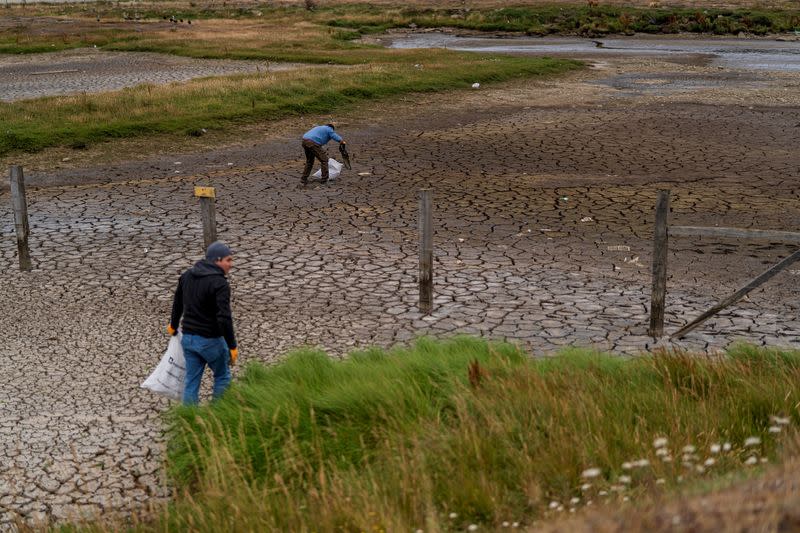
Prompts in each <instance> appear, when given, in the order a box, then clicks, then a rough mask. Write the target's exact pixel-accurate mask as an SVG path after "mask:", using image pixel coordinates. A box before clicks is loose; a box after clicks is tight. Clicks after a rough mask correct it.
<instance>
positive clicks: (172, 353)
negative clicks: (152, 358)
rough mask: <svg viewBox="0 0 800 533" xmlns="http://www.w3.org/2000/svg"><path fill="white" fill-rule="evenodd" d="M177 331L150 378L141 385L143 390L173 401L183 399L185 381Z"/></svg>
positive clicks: (184, 369)
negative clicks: (148, 390)
mask: <svg viewBox="0 0 800 533" xmlns="http://www.w3.org/2000/svg"><path fill="white" fill-rule="evenodd" d="M182 337H183V335H182V334H181V332H180V331H179V332H178V334H177V335H173V336H172V337H171V338H170V339H169V345H168V346H167V351H166V352H165V353H164V356H163V357H162V358H161V361H160V362H159V363H158V366H157V367H156V369H155V370H153V373H152V374H150V376H149V377H148V378H147V379H146V380H144V383H142V385H141V386H142V388H143V389H150V390H151V391H153V392H155V393H157V394H163V395H164V396H167V397H168V398H172V399H173V400H180V399H181V398H183V387H184V384H185V381H186V359H185V358H184V355H183V347H182V346H181V338H182Z"/></svg>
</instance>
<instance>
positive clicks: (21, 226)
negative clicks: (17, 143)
mask: <svg viewBox="0 0 800 533" xmlns="http://www.w3.org/2000/svg"><path fill="white" fill-rule="evenodd" d="M11 206H12V208H13V211H14V229H16V232H17V250H19V269H20V270H25V271H29V270H31V269H32V268H33V264H32V263H31V251H30V248H29V247H28V234H29V233H30V226H29V225H28V199H27V197H26V195H25V176H24V174H23V173H22V167H20V166H17V165H13V166H12V167H11Z"/></svg>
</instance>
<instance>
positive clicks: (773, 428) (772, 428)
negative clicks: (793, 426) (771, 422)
mask: <svg viewBox="0 0 800 533" xmlns="http://www.w3.org/2000/svg"><path fill="white" fill-rule="evenodd" d="M768 431H769V432H770V433H780V432H781V427H780V426H770V427H769V430H768Z"/></svg>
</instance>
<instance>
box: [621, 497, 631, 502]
mask: <svg viewBox="0 0 800 533" xmlns="http://www.w3.org/2000/svg"><path fill="white" fill-rule="evenodd" d="M628 500H630V498H628V497H627V496H623V497H622V501H624V502H627V501H628Z"/></svg>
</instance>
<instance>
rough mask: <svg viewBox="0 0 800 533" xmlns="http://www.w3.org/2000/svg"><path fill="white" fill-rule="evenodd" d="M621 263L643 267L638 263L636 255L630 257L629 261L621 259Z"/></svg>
mask: <svg viewBox="0 0 800 533" xmlns="http://www.w3.org/2000/svg"><path fill="white" fill-rule="evenodd" d="M622 261H623V262H625V263H628V264H629V265H634V266H639V267H641V266H644V265H643V264H641V263H640V262H639V256H638V255H635V256H633V257H632V258H630V259H628V258H627V257H626V258H625V259H623V260H622Z"/></svg>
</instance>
